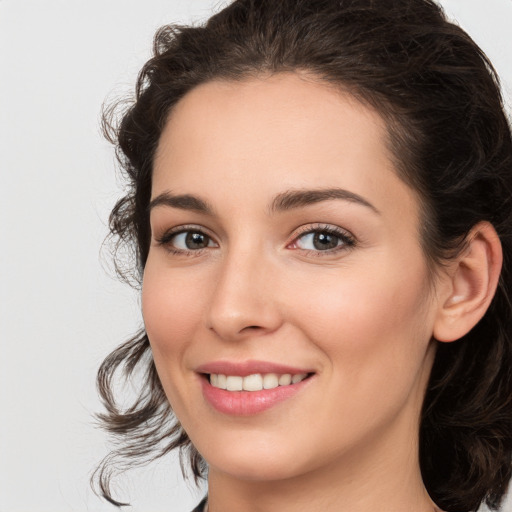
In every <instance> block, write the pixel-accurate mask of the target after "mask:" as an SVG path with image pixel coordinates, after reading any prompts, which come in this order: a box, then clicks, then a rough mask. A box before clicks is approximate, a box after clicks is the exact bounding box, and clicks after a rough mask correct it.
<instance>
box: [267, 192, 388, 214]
mask: <svg viewBox="0 0 512 512" xmlns="http://www.w3.org/2000/svg"><path fill="white" fill-rule="evenodd" d="M332 199H341V200H344V201H349V202H351V203H356V204H360V205H362V206H365V207H367V208H369V209H370V210H372V211H373V212H375V213H376V214H378V215H380V212H379V210H378V209H377V208H376V207H375V206H373V204H371V203H370V202H368V201H367V200H366V199H364V198H363V197H361V196H360V195H359V194H356V193H354V192H350V191H349V190H345V189H343V188H325V189H315V190H288V191H286V192H283V193H281V194H278V195H277V196H276V197H275V198H274V200H273V201H272V204H271V207H270V211H271V212H282V211H286V210H291V209H293V208H300V207H303V206H308V205H311V204H315V203H320V202H322V201H330V200H332Z"/></svg>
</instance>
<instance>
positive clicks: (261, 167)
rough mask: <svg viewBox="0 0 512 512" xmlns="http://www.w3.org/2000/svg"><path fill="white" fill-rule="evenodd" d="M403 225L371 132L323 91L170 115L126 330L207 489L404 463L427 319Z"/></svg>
mask: <svg viewBox="0 0 512 512" xmlns="http://www.w3.org/2000/svg"><path fill="white" fill-rule="evenodd" d="M418 210H419V204H418V200H417V198H416V196H415V194H414V193H413V192H412V191H411V190H410V189H409V188H408V187H407V186H406V185H405V184H404V183H403V182H402V181H401V180H400V179H399V178H398V177H397V175H396V173H395V171H394V169H393V164H392V162H391V157H390V153H389V151H388V149H387V145H386V132H385V125H384V123H383V121H382V119H381V118H380V117H379V115H378V114H376V113H375V112H374V111H372V110H370V109H368V108H366V107H364V106H363V105H361V104H360V103H358V102H357V101H356V100H354V99H353V98H352V97H350V96H348V95H344V94H341V93H340V92H337V91H335V90H333V89H330V88H328V86H326V85H324V84H321V83H318V82H314V81H312V80H309V81H308V80H306V79H305V78H304V77H302V78H301V77H300V76H298V75H297V74H291V73H290V74H279V75H275V76H273V77H270V78H262V79H251V80H247V81H244V82H238V83H230V82H211V83H207V84H204V85H201V86H199V87H197V88H195V89H194V90H192V91H191V92H190V93H189V94H188V95H187V96H185V97H184V98H183V99H182V100H181V101H180V102H179V103H178V105H177V106H176V108H174V110H173V112H172V115H171V117H170V120H169V122H168V124H167V126H166V128H165V130H164V132H163V134H162V137H161V140H160V144H159V147H158V151H157V156H156V160H155V165H154V175H153V188H152V204H151V230H152V241H151V248H150V251H149V257H148V260H147V264H146V268H145V274H144V285H143V314H144V320H145V325H146V329H147V333H148V336H149V339H150V342H151V347H152V351H153V356H154V360H155V364H156V367H157V370H158V374H159V376H160V379H161V381H162V385H163V387H164V389H165V392H166V394H167V397H168V398H169V401H170V403H171V405H172V408H173V409H174V411H175V413H176V415H177V417H178V418H179V420H180V422H181V424H182V425H183V427H184V428H185V430H186V432H187V433H188V435H189V437H190V438H191V440H192V442H193V443H194V445H195V446H196V447H197V449H198V450H199V452H200V453H201V454H202V455H203V456H204V457H205V459H206V460H207V462H208V463H209V464H210V471H211V472H212V471H214V472H215V471H218V472H222V473H223V474H229V475H236V476H237V477H238V478H243V479H255V480H258V479H260V480H269V479H270V480H271V479H281V478H289V477H293V476H297V475H301V474H304V473H306V472H311V471H315V470H321V469H322V468H327V467H329V468H330V469H331V470H332V468H334V467H338V468H342V467H350V466H351V465H354V464H361V463H363V462H364V461H365V460H367V458H368V460H370V458H371V460H372V461H373V464H375V460H376V458H377V459H379V458H381V459H382V461H385V460H387V459H386V457H391V458H393V457H397V455H396V454H397V453H401V452H400V450H402V451H403V450H404V449H405V450H409V451H410V453H412V454H415V453H416V451H415V450H416V447H417V440H416V438H417V435H418V434H417V431H418V418H419V414H420V409H421V403H422V399H423V393H424V389H425V386H426V383H427V379H428V376H429V372H430V368H431V364H432V360H433V354H434V348H433V344H432V343H431V334H432V330H433V324H434V321H435V318H436V311H437V308H438V305H437V303H436V299H435V293H432V289H431V288H430V287H429V278H428V271H427V266H426V263H425V259H424V257H423V254H422V249H421V247H420V240H419V235H418V232H419V216H418ZM210 375H213V377H210ZM218 375H221V376H220V377H219V376H218ZM294 375H295V376H296V377H295V378H294V379H293V381H297V382H295V383H293V381H292V383H290V378H293V376H294ZM223 376H226V377H223ZM210 380H213V383H210ZM226 386H227V387H228V389H222V388H225V387H226ZM276 386H277V387H276ZM240 387H245V388H247V389H248V390H245V391H244V390H242V391H240ZM262 387H268V389H262ZM380 456H382V457H380Z"/></svg>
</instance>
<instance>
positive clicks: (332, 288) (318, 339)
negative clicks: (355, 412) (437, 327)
mask: <svg viewBox="0 0 512 512" xmlns="http://www.w3.org/2000/svg"><path fill="white" fill-rule="evenodd" d="M393 261H395V262H396V260H393ZM413 261H414V260H413ZM305 289H307V292H308V293H307V294H306V293H304V294H302V295H301V297H302V299H299V300H298V301H299V302H300V303H301V306H300V307H297V308H296V309H297V310H300V318H301V320H300V322H301V325H302V329H303V330H304V331H306V332H307V333H308V338H309V339H311V340H313V341H314V343H315V344H316V345H317V346H318V348H319V349H320V350H321V351H322V352H324V354H325V355H326V356H327V359H328V360H329V366H330V367H331V368H332V371H333V375H334V377H335V379H337V381H338V385H340V386H345V385H349V383H350V389H354V390H361V393H377V394H379V393H380V392H381V391H382V386H387V389H388V390H389V391H391V388H394V389H395V390H396V391H397V392H401V391H405V390H406V389H407V388H408V387H409V388H410V387H411V386H412V385H413V382H414V379H415V378H416V377H417V375H418V373H419V372H420V371H421V369H422V366H423V364H424V361H425V359H424V358H425V353H426V350H427V347H428V345H429V341H430V337H431V331H432V325H431V324H432V321H431V318H430V316H431V315H430V309H429V307H428V304H429V295H428V281H427V273H426V270H425V267H424V265H423V264H422V259H421V258H419V259H418V263H415V264H414V265H411V261H409V262H408V265H405V266H402V265H397V264H393V265H391V264H386V261H381V264H380V265H379V266H378V267H376V266H375V265H373V266H367V267H364V268H362V271H360V272H359V271H358V272H357V273H355V272H353V273H351V272H350V271H347V272H346V274H345V275H343V276H340V275H338V276H332V278H331V279H326V280H325V281H324V282H318V281H317V282H316V285H315V286H311V285H306V286H305ZM290 295H292V294H290ZM295 297H300V295H299V294H298V292H297V291H296V292H295ZM298 318H299V317H298Z"/></svg>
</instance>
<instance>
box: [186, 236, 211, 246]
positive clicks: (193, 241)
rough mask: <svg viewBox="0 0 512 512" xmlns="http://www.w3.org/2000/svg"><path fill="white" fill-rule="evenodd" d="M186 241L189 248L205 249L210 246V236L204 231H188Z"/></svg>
mask: <svg viewBox="0 0 512 512" xmlns="http://www.w3.org/2000/svg"><path fill="white" fill-rule="evenodd" d="M185 243H186V245H187V248H189V249H204V248H205V247H207V246H208V237H207V236H206V235H203V234H202V233H188V234H187V237H186V240H185Z"/></svg>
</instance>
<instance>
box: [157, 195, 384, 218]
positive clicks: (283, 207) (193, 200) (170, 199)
mask: <svg viewBox="0 0 512 512" xmlns="http://www.w3.org/2000/svg"><path fill="white" fill-rule="evenodd" d="M333 199H341V200H344V201H349V202H351V203H356V204H360V205H362V206H365V207H367V208H369V209H370V210H372V211H373V212H375V213H376V214H378V215H380V212H379V210H378V209H377V208H376V207H375V206H373V205H372V204H371V203H370V202H368V201H367V200H366V199H364V198H363V197H361V196H360V195H359V194H356V193H354V192H350V191H349V190H345V189H342V188H326V189H314V190H309V189H307V190H287V191H286V192H282V193H280V194H278V195H277V196H275V198H274V199H273V201H272V203H271V205H270V212H271V213H276V212H284V211H288V210H292V209H295V208H301V207H304V206H309V205H312V204H316V203H320V202H322V201H330V200H333ZM157 206H169V207H171V208H178V209H180V210H188V211H195V212H198V213H203V214H205V215H212V216H213V215H214V209H213V208H212V206H210V205H209V204H208V202H206V201H205V200H204V199H201V198H200V197H197V196H193V195H191V194H181V195H174V194H171V193H170V192H163V193H162V194H159V195H158V196H157V197H155V198H154V199H152V200H151V202H150V203H149V205H148V211H149V212H150V211H151V210H153V208H156V207H157Z"/></svg>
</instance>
